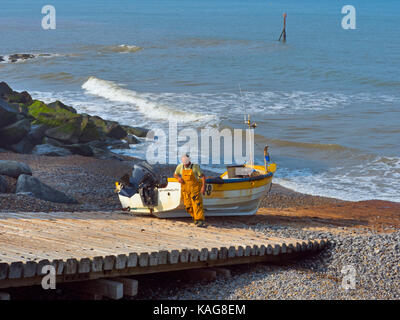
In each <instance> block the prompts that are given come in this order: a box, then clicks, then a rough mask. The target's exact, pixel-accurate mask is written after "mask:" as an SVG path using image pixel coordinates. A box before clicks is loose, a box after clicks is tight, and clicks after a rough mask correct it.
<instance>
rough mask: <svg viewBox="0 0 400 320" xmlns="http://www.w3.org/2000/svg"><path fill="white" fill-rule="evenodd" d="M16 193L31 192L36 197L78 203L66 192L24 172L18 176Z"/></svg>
mask: <svg viewBox="0 0 400 320" xmlns="http://www.w3.org/2000/svg"><path fill="white" fill-rule="evenodd" d="M15 192H16V193H22V194H29V195H31V196H33V197H35V198H39V199H42V200H46V201H51V202H58V203H78V202H77V201H76V200H75V199H74V198H72V197H69V196H67V195H66V194H65V193H64V192H61V191H58V190H56V189H53V188H52V187H50V186H48V185H47V184H44V183H43V182H41V181H40V180H39V179H37V178H35V177H32V176H28V175H25V174H22V175H20V176H19V177H18V180H17V187H16V191H15Z"/></svg>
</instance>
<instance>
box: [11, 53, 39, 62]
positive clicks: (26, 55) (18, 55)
mask: <svg viewBox="0 0 400 320" xmlns="http://www.w3.org/2000/svg"><path fill="white" fill-rule="evenodd" d="M33 58H35V55H33V54H30V53H15V54H12V55H10V56H9V57H8V60H9V61H10V62H17V61H18V60H27V59H33Z"/></svg>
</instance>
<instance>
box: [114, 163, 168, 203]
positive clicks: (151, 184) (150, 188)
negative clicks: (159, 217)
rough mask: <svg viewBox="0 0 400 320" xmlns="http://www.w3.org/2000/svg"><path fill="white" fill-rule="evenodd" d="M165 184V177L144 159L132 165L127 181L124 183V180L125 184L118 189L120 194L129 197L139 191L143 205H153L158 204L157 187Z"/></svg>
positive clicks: (162, 186)
mask: <svg viewBox="0 0 400 320" xmlns="http://www.w3.org/2000/svg"><path fill="white" fill-rule="evenodd" d="M124 180H125V179H124ZM167 184H168V180H167V177H165V176H162V177H161V176H160V175H158V174H157V173H156V172H155V171H154V169H153V167H152V166H151V165H149V164H148V163H147V162H146V161H142V162H141V163H138V164H135V165H134V166H133V169H132V176H131V177H130V178H129V183H128V185H126V182H125V186H124V188H122V190H121V191H120V195H122V196H125V197H128V198H130V197H132V196H133V195H134V194H136V193H139V195H140V198H141V199H142V202H143V204H144V205H145V206H148V207H155V206H157V204H158V192H157V190H158V189H159V188H165V187H166V186H167Z"/></svg>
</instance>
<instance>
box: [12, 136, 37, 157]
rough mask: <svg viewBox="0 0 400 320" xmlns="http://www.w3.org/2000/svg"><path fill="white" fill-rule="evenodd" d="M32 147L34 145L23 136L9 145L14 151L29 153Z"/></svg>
mask: <svg viewBox="0 0 400 320" xmlns="http://www.w3.org/2000/svg"><path fill="white" fill-rule="evenodd" d="M33 148H34V145H33V144H32V143H31V142H30V140H29V139H28V137H24V138H22V140H21V141H19V142H18V143H16V144H13V145H11V146H10V149H11V150H12V151H14V152H16V153H31V152H32V150H33Z"/></svg>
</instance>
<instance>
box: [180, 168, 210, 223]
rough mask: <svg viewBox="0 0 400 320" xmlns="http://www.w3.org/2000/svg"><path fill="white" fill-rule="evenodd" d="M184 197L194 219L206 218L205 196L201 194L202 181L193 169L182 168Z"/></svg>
mask: <svg viewBox="0 0 400 320" xmlns="http://www.w3.org/2000/svg"><path fill="white" fill-rule="evenodd" d="M181 176H182V180H183V184H182V197H183V204H184V206H185V209H186V211H187V212H188V213H189V214H190V215H191V216H192V217H193V219H194V221H198V220H203V221H204V220H205V219H204V209H203V197H202V195H201V192H200V191H201V182H199V181H198V180H197V179H196V177H195V175H194V172H193V170H192V169H186V168H185V169H183V170H182V175H181Z"/></svg>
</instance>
